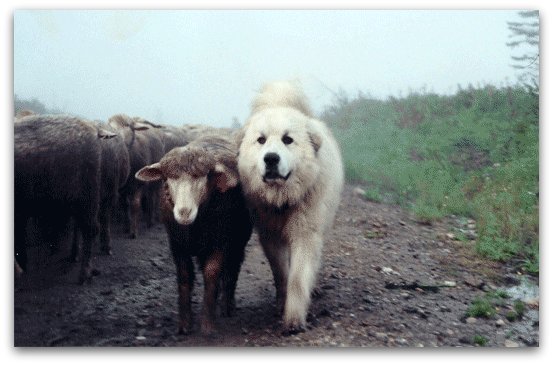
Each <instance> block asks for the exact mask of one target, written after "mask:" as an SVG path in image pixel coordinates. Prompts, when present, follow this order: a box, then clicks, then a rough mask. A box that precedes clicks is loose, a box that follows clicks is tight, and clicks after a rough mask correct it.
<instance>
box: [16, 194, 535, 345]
mask: <svg viewBox="0 0 553 365" xmlns="http://www.w3.org/2000/svg"><path fill="white" fill-rule="evenodd" d="M471 224H473V223H471V222H470V221H469V222H468V223H467V221H466V220H463V219H459V218H454V217H452V218H448V219H445V220H444V221H442V222H438V223H435V224H433V225H424V224H420V223H417V222H416V221H415V220H414V219H413V217H412V216H411V215H410V214H409V213H408V212H406V211H404V210H402V209H401V208H399V207H395V206H390V205H384V204H377V203H372V202H369V201H366V200H365V199H364V198H363V197H362V196H361V195H360V194H358V192H357V191H356V188H355V187H353V186H347V187H346V189H345V191H344V194H343V199H342V203H341V208H340V210H339V212H338V215H337V218H336V224H335V228H334V230H333V231H332V233H331V234H330V236H329V237H328V239H327V242H326V246H325V251H324V261H323V265H322V268H321V271H320V272H319V280H318V285H317V291H316V293H315V294H314V295H313V301H312V304H311V307H310V312H309V317H308V330H307V331H306V332H304V333H300V334H297V335H292V336H282V335H281V333H280V323H279V317H278V316H276V314H275V307H274V286H273V283H272V275H271V273H270V269H269V265H268V263H267V260H266V259H265V257H264V255H263V253H262V251H261V249H260V246H259V243H258V241H257V238H256V236H255V234H254V236H253V237H252V240H251V241H250V243H249V244H248V246H247V253H246V259H245V261H244V265H243V266H242V271H241V274H240V278H239V281H238V288H237V293H236V303H237V307H238V309H237V312H236V314H235V315H234V316H233V317H230V318H222V317H218V318H217V322H216V323H217V326H218V333H217V334H216V335H214V336H209V337H206V336H202V335H201V334H200V332H199V328H198V324H197V322H198V321H197V319H198V318H197V317H198V316H199V313H200V303H201V299H202V289H203V288H202V283H201V275H197V282H196V285H195V290H194V301H193V309H194V312H195V313H196V314H197V315H196V327H195V331H193V333H191V334H189V335H177V290H176V279H175V272H174V267H173V262H172V258H171V255H170V252H169V247H168V243H167V238H166V234H165V231H164V228H163V226H162V225H156V226H154V227H152V228H151V229H146V228H145V227H142V230H141V233H140V234H139V237H138V238H137V239H135V240H131V239H128V238H126V235H125V234H124V233H123V232H122V231H121V229H120V228H118V227H115V229H114V230H113V255H112V256H101V255H98V256H96V257H95V258H94V261H93V265H94V267H95V271H96V272H95V274H96V276H95V277H94V278H93V280H92V283H90V284H85V285H84V286H79V285H77V284H76V281H77V275H78V269H79V264H70V263H66V262H65V261H64V260H62V258H63V257H64V256H65V255H66V254H68V251H67V250H63V249H62V251H61V252H59V253H58V254H56V255H50V254H49V251H48V250H47V249H45V248H37V247H35V248H32V249H31V250H30V258H31V264H30V269H29V272H28V273H26V274H25V275H24V276H23V277H21V278H20V279H18V280H16V282H15V294H14V344H15V346H331V347H335V346H337V347H341V346H355V347H360V346H366V347H407V346H412V347H436V346H440V347H441V346H447V347H455V346H491V347H504V346H507V347H524V346H538V345H539V291H538V287H537V279H536V278H532V277H528V276H525V275H523V273H520V272H517V270H516V269H515V268H512V267H510V266H508V265H504V264H499V263H494V262H489V261H486V260H483V259H481V258H478V257H477V256H475V254H474V249H473V245H474V241H470V240H465V241H460V240H457V236H459V232H461V230H464V231H463V232H466V231H467V229H470V228H471V227H468V228H467V227H466V226H467V225H469V226H470V225H471ZM500 291H505V292H506V293H507V294H509V296H508V297H506V298H502V300H501V301H500V302H499V303H495V308H494V309H495V311H496V314H494V315H491V316H490V318H480V317H468V318H467V315H466V313H467V310H468V309H469V307H470V305H471V303H472V301H473V300H474V299H475V298H478V297H485V296H486V295H488V296H489V295H490V294H493V293H498V292H500ZM516 299H520V300H522V302H523V303H524V312H523V314H522V315H521V316H519V317H518V318H516V319H513V318H511V320H509V319H508V318H507V317H508V313H509V312H511V311H513V309H514V302H515V300H516Z"/></svg>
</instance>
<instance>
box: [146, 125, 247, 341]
mask: <svg viewBox="0 0 553 365" xmlns="http://www.w3.org/2000/svg"><path fill="white" fill-rule="evenodd" d="M236 156H237V147H236V144H234V143H233V142H231V141H230V140H229V139H228V138H226V137H224V136H215V135H210V136H203V137H200V138H198V139H196V140H194V141H192V142H190V143H189V144H188V145H186V146H185V147H179V148H175V149H173V150H171V151H170V152H169V153H167V154H166V155H165V156H164V157H163V158H162V159H161V161H160V162H158V163H155V164H152V165H149V166H147V167H144V168H142V169H141V170H140V171H138V172H137V173H136V177H137V178H138V179H140V180H142V181H163V187H162V198H161V202H160V209H161V217H162V221H163V223H164V225H165V229H166V232H167V235H168V238H169V244H170V248H171V252H172V255H173V260H174V263H175V266H176V271H177V284H178V293H179V299H178V306H179V325H178V330H179V333H180V334H184V333H188V332H189V331H190V330H191V328H192V312H191V295H192V286H193V281H194V267H193V263H192V257H193V256H195V257H197V258H198V261H199V264H200V268H201V270H202V272H203V278H204V297H203V308H202V319H201V323H200V325H201V332H202V333H203V334H211V333H213V331H214V330H215V326H214V317H215V304H216V300H217V293H218V287H219V280H221V282H222V298H223V314H224V315H231V314H232V312H233V310H234V308H235V300H234V292H235V289H236V282H237V279H238V275H239V272H240V267H241V265H242V261H243V260H244V250H245V246H246V244H247V242H248V240H249V238H250V236H251V233H252V223H251V220H250V216H249V212H248V209H247V207H246V205H245V201H244V197H243V194H242V188H241V186H240V185H239V177H238V172H237V167H236Z"/></svg>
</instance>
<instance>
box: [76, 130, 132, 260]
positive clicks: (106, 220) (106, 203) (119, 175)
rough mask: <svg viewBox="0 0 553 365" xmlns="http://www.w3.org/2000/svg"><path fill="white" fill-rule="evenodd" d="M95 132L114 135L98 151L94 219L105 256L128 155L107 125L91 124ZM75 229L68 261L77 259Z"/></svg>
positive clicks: (127, 169) (108, 253) (125, 173)
mask: <svg viewBox="0 0 553 365" xmlns="http://www.w3.org/2000/svg"><path fill="white" fill-rule="evenodd" d="M93 123H94V125H95V126H96V128H97V129H98V130H99V131H107V132H111V133H113V134H114V136H115V138H109V139H101V140H100V146H101V148H102V157H101V170H100V210H99V212H98V220H99V223H100V237H99V241H100V250H101V251H102V252H103V253H104V254H107V255H111V254H112V250H111V229H110V228H111V216H112V212H113V210H114V209H115V207H116V203H117V201H118V197H119V190H120V189H121V188H123V186H124V185H125V184H126V182H127V179H128V177H129V172H130V161H129V152H128V150H127V146H126V145H125V142H124V141H123V138H122V136H121V135H119V134H118V133H117V131H116V130H115V129H114V128H113V127H111V126H110V125H108V124H106V123H103V122H101V121H94V122H93ZM77 228H78V227H77V226H75V233H74V236H73V246H72V253H71V260H72V261H75V260H76V258H77V256H78V251H79V250H78V247H79V244H78V237H79V232H78V229H77Z"/></svg>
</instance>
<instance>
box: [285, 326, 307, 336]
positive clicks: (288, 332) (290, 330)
mask: <svg viewBox="0 0 553 365" xmlns="http://www.w3.org/2000/svg"><path fill="white" fill-rule="evenodd" d="M305 329H306V328H305V325H303V324H300V323H297V324H288V325H286V324H285V325H284V326H283V328H282V332H281V333H282V335H283V336H292V335H297V334H298V333H302V332H305Z"/></svg>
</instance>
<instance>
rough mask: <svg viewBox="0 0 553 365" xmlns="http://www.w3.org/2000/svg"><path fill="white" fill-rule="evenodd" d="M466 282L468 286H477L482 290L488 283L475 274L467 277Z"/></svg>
mask: <svg viewBox="0 0 553 365" xmlns="http://www.w3.org/2000/svg"><path fill="white" fill-rule="evenodd" d="M465 284H466V285H468V286H471V287H473V288H477V289H480V290H482V289H483V288H484V286H485V285H486V283H485V282H484V281H482V280H480V279H477V278H475V277H473V276H470V277H467V278H466V279H465Z"/></svg>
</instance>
